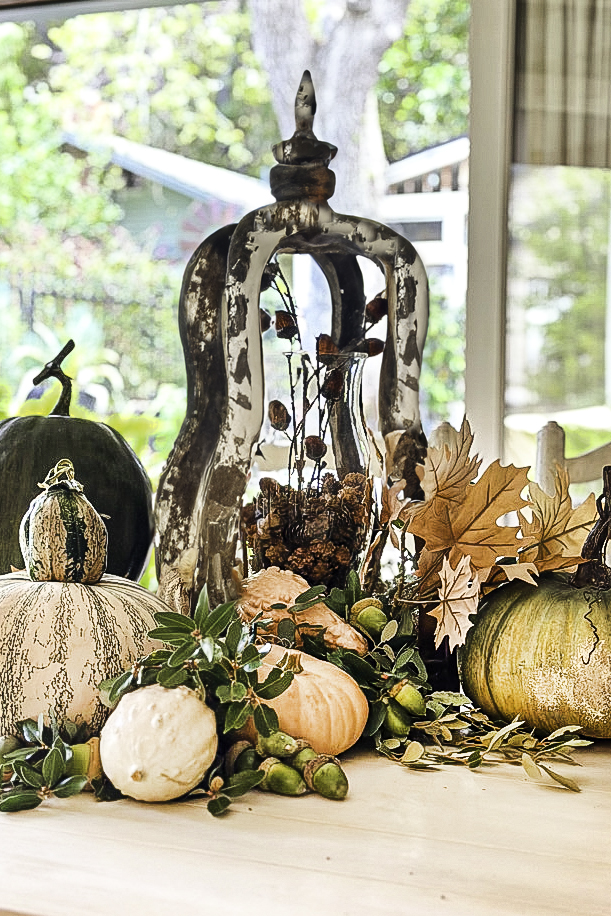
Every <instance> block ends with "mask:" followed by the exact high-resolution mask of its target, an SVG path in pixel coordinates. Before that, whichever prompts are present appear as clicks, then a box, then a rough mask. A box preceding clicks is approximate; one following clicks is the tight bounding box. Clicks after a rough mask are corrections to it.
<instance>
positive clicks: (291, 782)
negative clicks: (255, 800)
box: [258, 757, 308, 796]
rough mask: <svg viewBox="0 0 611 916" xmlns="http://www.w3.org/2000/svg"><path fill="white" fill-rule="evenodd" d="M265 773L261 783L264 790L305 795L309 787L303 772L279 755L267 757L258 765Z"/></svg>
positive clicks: (279, 793)
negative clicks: (281, 758) (285, 761)
mask: <svg viewBox="0 0 611 916" xmlns="http://www.w3.org/2000/svg"><path fill="white" fill-rule="evenodd" d="M258 768H259V769H260V770H263V773H264V774H265V775H264V776H263V779H262V780H261V782H260V783H259V788H260V789H263V791H264V792H275V793H276V794H277V795H294V796H296V795H305V793H306V792H307V791H308V787H307V785H306V784H305V781H304V780H303V778H302V776H301V773H298V772H297V770H295V769H293V767H291V766H289V765H288V763H284V762H283V761H282V760H280V759H279V758H278V757H267V758H266V759H265V760H263V761H262V762H261V763H260V764H259V767H258Z"/></svg>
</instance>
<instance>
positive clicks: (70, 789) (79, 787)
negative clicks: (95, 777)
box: [53, 776, 89, 798]
mask: <svg viewBox="0 0 611 916" xmlns="http://www.w3.org/2000/svg"><path fill="white" fill-rule="evenodd" d="M88 781H89V780H88V779H87V777H86V776H68V778H67V779H62V781H61V782H59V783H58V784H57V785H56V786H55V788H54V789H53V794H54V795H56V796H57V798H70V796H71V795H78V794H79V792H82V791H83V789H84V788H85V786H86V785H87V783H88Z"/></svg>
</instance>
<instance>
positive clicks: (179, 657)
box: [166, 636, 198, 668]
mask: <svg viewBox="0 0 611 916" xmlns="http://www.w3.org/2000/svg"><path fill="white" fill-rule="evenodd" d="M197 649H198V644H197V643H196V642H195V640H194V639H193V637H192V636H189V637H188V638H187V639H185V641H184V642H183V644H182V645H181V646H178V647H177V648H176V649H174V651H173V652H172V654H171V655H170V657H169V658H168V660H167V662H166V664H167V665H168V666H169V667H170V668H179V667H180V666H181V665H184V663H185V662H186V661H187V659H189V658H192V657H193V655H195V652H196V651H197Z"/></svg>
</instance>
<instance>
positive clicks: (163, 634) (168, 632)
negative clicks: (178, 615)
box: [148, 627, 185, 646]
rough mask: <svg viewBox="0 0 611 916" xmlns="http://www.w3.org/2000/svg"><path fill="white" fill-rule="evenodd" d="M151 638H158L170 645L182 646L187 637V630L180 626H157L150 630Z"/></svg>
mask: <svg viewBox="0 0 611 916" xmlns="http://www.w3.org/2000/svg"><path fill="white" fill-rule="evenodd" d="M148 635H149V637H150V639H158V640H160V642H165V643H168V645H170V646H180V645H181V644H182V643H183V641H184V638H185V631H184V630H183V629H181V628H180V627H155V628H154V629H152V630H149V634H148Z"/></svg>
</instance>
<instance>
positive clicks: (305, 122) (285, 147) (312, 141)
mask: <svg viewBox="0 0 611 916" xmlns="http://www.w3.org/2000/svg"><path fill="white" fill-rule="evenodd" d="M315 113H316V93H315V91H314V83H313V82H312V76H311V74H310V71H309V70H304V72H303V76H302V77H301V82H300V83H299V89H298V90H297V95H296V96H295V133H294V134H293V136H292V137H291V139H290V140H283V141H282V142H281V143H276V145H275V146H274V147H272V151H273V153H274V158H275V159H276V162H279V163H280V164H281V165H308V164H312V165H314V164H323V165H328V164H329V162H330V161H331V160H332V159H333V157H334V156H335V154H336V152H337V147H336V146H333V144H332V143H325V141H324V140H318V139H317V138H316V135H315V133H314V131H313V130H312V125H313V124H314V114H315Z"/></svg>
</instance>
